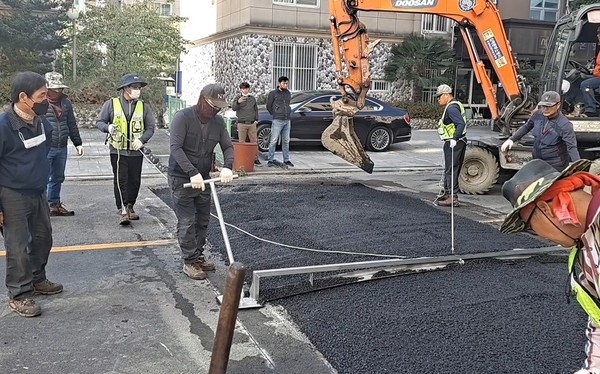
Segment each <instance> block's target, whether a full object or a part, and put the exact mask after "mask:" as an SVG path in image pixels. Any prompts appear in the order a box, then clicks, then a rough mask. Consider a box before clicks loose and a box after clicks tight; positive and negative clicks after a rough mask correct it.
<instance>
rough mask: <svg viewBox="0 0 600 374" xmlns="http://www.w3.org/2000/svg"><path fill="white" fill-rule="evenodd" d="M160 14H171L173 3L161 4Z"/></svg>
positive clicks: (164, 15) (168, 15) (162, 15)
mask: <svg viewBox="0 0 600 374" xmlns="http://www.w3.org/2000/svg"><path fill="white" fill-rule="evenodd" d="M158 14H159V15H160V16H161V17H170V16H171V4H159V8H158Z"/></svg>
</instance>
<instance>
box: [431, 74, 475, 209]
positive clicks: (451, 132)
mask: <svg viewBox="0 0 600 374" xmlns="http://www.w3.org/2000/svg"><path fill="white" fill-rule="evenodd" d="M435 96H436V97H437V99H438V103H439V104H440V105H444V114H442V118H441V119H440V121H439V123H438V134H439V136H440V138H441V139H442V141H443V142H444V189H443V191H442V192H441V193H440V194H439V195H438V197H437V198H436V199H435V200H434V201H433V203H434V204H435V205H438V206H458V205H459V203H458V196H457V194H458V175H459V174H460V169H461V167H462V164H463V161H464V159H465V150H466V148H467V120H466V117H465V108H464V106H463V105H462V103H461V102H460V101H458V100H456V99H454V96H452V88H451V87H450V86H448V85H447V84H442V85H440V86H438V88H437V91H436V93H435Z"/></svg>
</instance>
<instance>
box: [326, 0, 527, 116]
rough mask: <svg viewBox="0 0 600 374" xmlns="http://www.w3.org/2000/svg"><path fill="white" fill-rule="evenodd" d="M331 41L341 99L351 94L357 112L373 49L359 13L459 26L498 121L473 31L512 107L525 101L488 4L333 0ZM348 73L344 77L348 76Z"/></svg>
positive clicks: (478, 0) (367, 81) (497, 16)
mask: <svg viewBox="0 0 600 374" xmlns="http://www.w3.org/2000/svg"><path fill="white" fill-rule="evenodd" d="M329 11H330V19H329V20H330V25H331V36H332V41H333V50H334V58H335V66H336V70H337V74H338V84H339V85H340V91H341V92H342V96H343V97H346V95H347V92H348V91H351V92H352V93H354V95H355V99H356V103H357V106H358V107H359V108H362V106H363V105H364V100H365V97H366V95H367V91H368V90H369V88H370V84H371V78H370V73H369V60H368V56H369V52H370V49H371V48H372V46H371V45H369V40H368V35H367V31H366V27H365V26H364V25H363V24H362V23H361V22H360V21H359V20H358V17H357V12H358V11H382V12H398V13H421V14H435V15H438V16H442V17H446V18H450V19H452V20H454V21H456V22H457V23H458V24H459V26H460V28H461V34H462V36H463V39H464V40H465V45H466V47H467V49H468V52H469V57H470V59H471V63H472V65H473V70H474V72H475V76H476V78H477V81H478V82H479V83H480V84H481V86H482V88H483V92H484V94H485V97H486V99H487V102H488V104H489V105H490V110H491V112H492V117H493V118H497V116H498V110H497V107H496V101H495V93H494V89H493V86H492V83H491V80H490V78H489V76H488V75H487V73H486V69H485V67H484V64H483V62H482V61H481V59H480V58H479V55H478V53H477V50H476V48H475V45H474V41H473V38H472V36H471V33H472V31H474V32H475V33H476V34H477V36H478V38H479V40H480V41H481V44H482V45H483V48H484V51H485V53H486V55H487V56H488V58H489V60H490V61H491V63H492V67H493V69H494V71H495V72H496V75H497V76H498V79H499V80H500V83H501V85H502V89H503V90H504V91H505V92H506V94H507V96H508V97H509V98H510V101H511V102H512V103H514V105H513V106H518V105H520V104H521V102H522V101H523V97H524V96H526V95H527V92H526V88H525V85H524V83H523V81H522V80H521V78H520V77H519V76H518V74H517V70H516V63H515V61H514V58H513V56H512V53H511V49H510V45H509V43H508V39H507V36H506V32H505V30H504V26H503V25H502V19H501V17H500V14H499V12H498V9H497V8H496V6H495V5H494V4H493V3H492V2H491V1H490V0H460V1H459V0H456V1H445V0H329ZM344 68H345V69H346V71H347V72H346V73H344Z"/></svg>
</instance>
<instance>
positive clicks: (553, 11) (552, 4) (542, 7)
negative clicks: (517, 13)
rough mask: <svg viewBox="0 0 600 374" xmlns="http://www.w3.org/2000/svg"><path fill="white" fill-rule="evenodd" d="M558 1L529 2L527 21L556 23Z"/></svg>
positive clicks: (540, 0) (536, 0)
mask: <svg viewBox="0 0 600 374" xmlns="http://www.w3.org/2000/svg"><path fill="white" fill-rule="evenodd" d="M559 3H560V0H531V3H530V4H531V7H530V8H529V19H536V20H541V21H552V22H554V21H556V20H557V19H558V9H559Z"/></svg>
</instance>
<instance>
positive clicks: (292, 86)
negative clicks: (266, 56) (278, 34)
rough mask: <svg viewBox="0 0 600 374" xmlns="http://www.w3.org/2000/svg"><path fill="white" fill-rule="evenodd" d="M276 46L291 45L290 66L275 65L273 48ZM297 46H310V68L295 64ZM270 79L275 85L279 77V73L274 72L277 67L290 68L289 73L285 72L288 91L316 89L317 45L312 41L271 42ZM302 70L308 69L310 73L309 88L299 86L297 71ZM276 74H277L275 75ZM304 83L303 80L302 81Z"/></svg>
mask: <svg viewBox="0 0 600 374" xmlns="http://www.w3.org/2000/svg"><path fill="white" fill-rule="evenodd" d="M277 46H280V47H291V48H292V56H291V58H290V61H291V62H292V66H282V65H277V66H275V49H276V47H277ZM299 47H303V48H310V49H312V52H313V53H312V56H310V58H311V60H312V62H313V66H312V67H310V68H307V67H301V66H296V62H297V60H298V59H297V58H296V57H297V53H298V48H299ZM271 48H272V51H271V80H272V82H273V86H274V87H275V86H276V85H277V79H278V78H279V75H280V73H278V74H276V73H275V71H276V70H277V69H280V70H290V73H291V74H285V75H286V76H287V77H288V79H289V87H288V90H290V91H314V90H316V89H317V83H318V82H317V80H318V74H317V73H318V71H319V66H318V63H319V61H318V53H319V46H318V45H317V44H313V43H296V42H294V43H288V42H272V43H271ZM301 70H304V71H310V74H311V75H312V81H311V82H310V83H311V85H310V87H309V88H304V87H299V86H300V85H299V83H301V82H300V81H299V79H298V75H299V74H298V73H299V71H301ZM275 75H277V76H275ZM302 83H304V82H302Z"/></svg>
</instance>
